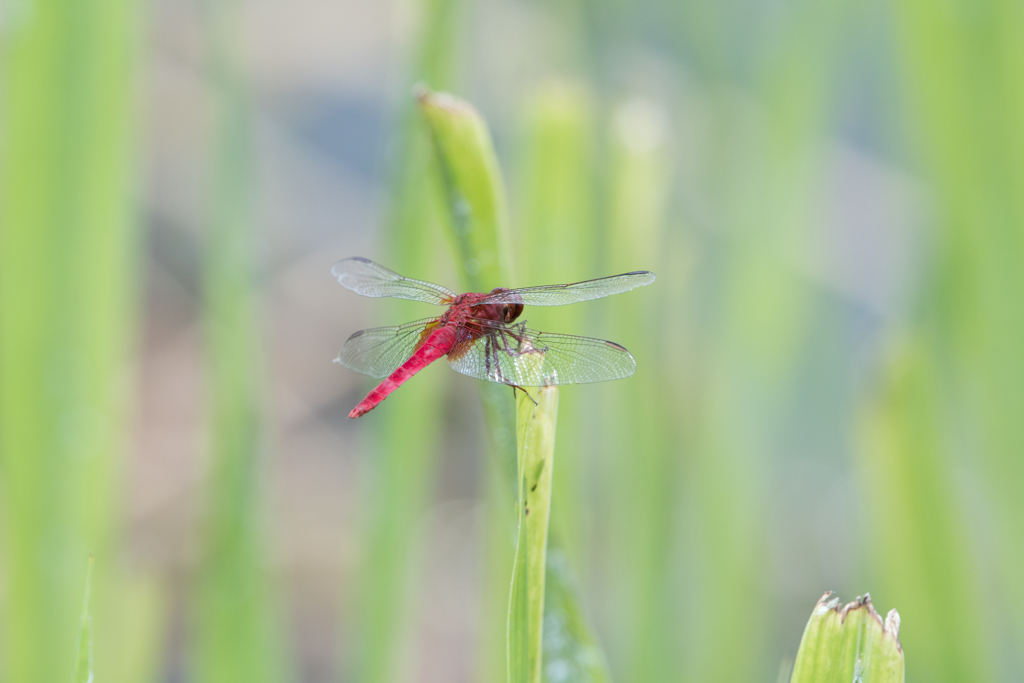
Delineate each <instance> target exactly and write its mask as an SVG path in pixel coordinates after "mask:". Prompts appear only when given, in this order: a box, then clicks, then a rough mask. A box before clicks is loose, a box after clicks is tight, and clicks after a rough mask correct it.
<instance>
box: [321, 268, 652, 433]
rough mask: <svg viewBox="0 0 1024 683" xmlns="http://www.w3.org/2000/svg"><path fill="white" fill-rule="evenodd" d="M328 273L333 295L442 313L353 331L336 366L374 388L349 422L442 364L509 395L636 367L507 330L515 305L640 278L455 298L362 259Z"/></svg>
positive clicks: (521, 329)
mask: <svg viewBox="0 0 1024 683" xmlns="http://www.w3.org/2000/svg"><path fill="white" fill-rule="evenodd" d="M331 273H332V274H333V275H334V276H335V277H336V278H338V282H340V283H341V286H342V287H345V288H346V289H351V290H352V291H353V292H355V293H356V294H362V295H363V296H372V297H382V296H391V297H397V298H399V299H410V300H412V301H423V302H425V303H428V304H435V305H438V306H447V307H448V310H447V311H445V312H444V314H443V315H441V316H440V317H436V318H424V319H423V320H417V321H415V322H411V323H406V324H405V325H399V326H397V327H375V328H373V329H369V330H360V331H359V332H356V333H355V334H353V335H352V336H351V337H349V338H348V340H347V341H346V342H345V346H344V347H342V349H341V352H340V353H339V354H338V357H337V359H335V362H336V363H340V364H342V365H344V366H345V367H346V368H349V369H351V370H355V371H356V372H361V373H363V374H364V375H370V376H371V377H383V378H386V379H384V381H383V382H381V383H380V385H378V386H377V388H376V389H374V390H373V391H371V392H370V393H369V394H368V395H367V396H366V398H364V399H363V400H362V402H360V403H359V405H357V406H356V407H355V408H353V409H352V412H350V413H349V414H348V416H349V417H353V418H354V417H359V416H360V415H365V414H366V413H368V412H369V411H371V410H373V409H374V408H375V407H377V404H378V403H380V402H381V401H383V400H384V399H385V398H387V396H388V394H390V393H391V392H392V391H394V390H395V389H397V388H398V387H400V386H402V384H403V383H405V382H406V381H408V380H409V378H410V377H412V376H413V375H415V374H416V373H417V372H419V371H420V370H422V369H423V368H425V367H427V366H428V365H430V364H431V363H433V362H434V361H435V360H437V359H438V358H440V357H441V356H445V355H447V356H448V365H450V366H451V367H452V369H454V370H456V371H458V372H461V373H462V374H464V375H469V376H470V377H476V378H477V379H485V380H487V381H489V382H498V383H501V384H508V385H511V386H513V387H516V388H518V389H522V388H523V387H542V386H550V385H554V384H585V383H588V382H603V381H606V380H611V379H621V378H623V377H629V376H630V375H632V374H633V373H634V372H636V361H635V360H633V356H632V355H630V353H629V351H627V350H626V349H625V348H623V347H621V346H619V345H618V344H616V343H614V342H610V341H604V340H601V339H591V338H590V337H575V336H573V335H570V334H550V333H548V332H537V331H535V330H531V329H529V328H527V327H526V323H525V322H518V323H517V322H516V319H517V318H519V316H520V315H521V314H522V312H523V306H562V305H564V304H574V303H576V302H577V301H589V300H591V299H600V298H602V297H606V296H610V295H612V294H619V293H621V292H628V291H629V290H631V289H634V288H636V287H641V286H643V285H649V284H651V283H652V282H654V277H655V276H654V273H651V272H649V271H646V270H641V271H635V272H632V273H624V274H623V275H614V276H612V277H603V278H598V279H597V280H586V281H584V282H577V283H575V284H571V285H545V286H542V287H524V288H522V289H505V288H502V287H498V288H497V289H493V290H491V291H490V292H488V293H486V294H476V293H467V294H458V295H456V294H455V292H453V291H451V290H450V289H447V288H445V287H442V286H440V285H435V284H431V283H429V282H422V281H420V280H412V279H410V278H407V277H402V276H401V275H399V274H398V273H395V272H393V271H390V270H388V269H387V268H385V267H384V266H381V265H378V264H376V263H374V262H373V261H371V260H369V259H365V258H359V257H354V258H347V259H342V260H341V261H338V262H337V263H335V264H334V266H333V267H332V268H331Z"/></svg>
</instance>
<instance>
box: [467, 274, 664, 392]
mask: <svg viewBox="0 0 1024 683" xmlns="http://www.w3.org/2000/svg"><path fill="white" fill-rule="evenodd" d="M655 279H656V277H655V275H654V273H652V272H650V271H647V270H638V271H635V272H632V273H623V274H622V275H612V276H611V277H602V278H598V279H596V280H585V281H583V282H575V283H572V284H568V285H542V286H540V287H522V288H520V289H510V290H508V291H506V292H499V293H497V294H492V295H491V296H488V297H486V298H485V299H483V300H481V301H480V303H481V304H525V305H527V306H565V305H567V304H575V303H578V302H580V301H591V300H593V299H602V298H604V297H606V296H612V295H613V294H622V293H623V292H628V291H630V290H631V289H636V288H637V287H643V286H644V285H649V284H651V283H652V282H654V280H655ZM523 386H525V385H523Z"/></svg>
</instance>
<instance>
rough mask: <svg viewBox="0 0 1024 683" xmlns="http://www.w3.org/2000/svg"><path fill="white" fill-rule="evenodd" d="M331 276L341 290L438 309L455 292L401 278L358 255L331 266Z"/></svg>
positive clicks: (447, 302)
mask: <svg viewBox="0 0 1024 683" xmlns="http://www.w3.org/2000/svg"><path fill="white" fill-rule="evenodd" d="M331 274H332V275H334V277H336V278H338V282H339V283H340V284H341V286H342V287H344V288H346V289H351V290H352V291H353V292H355V293H356V294H361V295H363V296H371V297H382V296H390V297H395V298H397V299H409V300H410V301H422V302H424V303H428V304H436V305H438V306H446V305H448V304H450V303H451V302H452V299H454V298H455V292H453V291H452V290H450V289H448V288H447V287H442V286H441V285H435V284H433V283H432V282H424V281H422V280H413V279H412V278H408V277H402V276H401V275H399V274H398V273H396V272H394V271H393V270H388V269H387V268H385V267H384V266H382V265H380V264H379V263H374V262H373V261H371V260H370V259H366V258H362V257H361V256H355V257H352V258H346V259H342V260H340V261H338V262H337V263H335V264H334V265H333V266H331Z"/></svg>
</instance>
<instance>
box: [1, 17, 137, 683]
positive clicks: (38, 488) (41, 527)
mask: <svg viewBox="0 0 1024 683" xmlns="http://www.w3.org/2000/svg"><path fill="white" fill-rule="evenodd" d="M141 9H142V6H141V4H139V3H136V2H133V1H131V0H115V1H114V2H108V3H100V4H95V3H88V4H75V3H70V4H69V3H59V2H50V1H40V2H33V3H8V6H7V7H5V11H4V13H3V32H4V34H3V39H2V41H0V51H2V58H0V68H2V70H3V71H2V75H0V88H2V94H0V103H2V107H3V112H2V115H0V136H2V145H0V151H2V159H0V164H2V168H0V487H2V490H0V501H2V505H3V510H2V513H0V520H2V524H3V530H2V543H3V546H2V552H0V556H2V562H3V571H2V572H0V576H2V581H3V589H2V591H0V595H2V600H3V605H2V609H0V614H2V616H0V619H2V629H3V633H2V643H3V652H2V655H0V676H2V678H3V680H7V681H19V682H25V683H35V682H37V681H38V682H49V681H64V680H68V678H69V674H70V673H71V672H72V671H73V669H74V647H75V644H76V642H77V639H76V637H75V634H76V632H77V628H78V619H77V616H78V614H79V610H80V607H81V599H82V580H83V576H84V572H83V569H84V567H85V563H86V558H87V556H88V553H89V551H93V552H94V553H95V554H96V557H97V558H98V559H97V570H96V572H95V574H94V576H93V580H92V596H93V600H92V604H93V605H95V613H96V615H97V622H96V631H95V640H96V657H97V662H98V663H99V667H100V670H101V671H105V672H108V673H109V672H116V671H119V670H121V665H120V662H119V660H121V659H122V658H123V657H124V656H125V653H123V651H122V649H121V643H122V640H121V636H123V635H125V633H124V632H122V631H120V628H121V627H122V625H123V624H122V622H121V620H120V619H117V618H114V616H115V615H118V616H120V615H121V614H123V612H122V610H121V606H122V605H123V603H124V602H126V601H129V600H130V599H131V596H129V595H126V594H125V593H126V592H125V591H123V590H121V587H122V586H123V585H124V584H123V582H122V581H121V579H122V578H123V577H121V576H120V573H119V570H120V569H121V564H120V556H119V554H118V543H117V541H118V535H117V529H118V524H117V519H118V513H120V512H121V510H120V509H119V503H120V501H122V500H123V497H122V496H121V491H120V487H119V485H120V482H121V476H120V473H121V471H122V454H123V451H124V446H125V444H124V443H123V435H124V434H125V433H126V430H125V425H126V422H127V420H126V418H127V415H126V412H127V409H128V405H129V403H128V400H127V399H128V395H129V391H130V383H131V380H132V374H131V371H132V368H133V365H132V361H133V358H134V354H133V342H134V336H135V330H136V324H135V323H136V319H137V315H136V314H137V296H138V292H139V287H138V284H137V272H138V259H139V249H138V242H139V231H138V221H137V218H136V210H137V207H136V201H137V199H136V198H137V189H138V188H137V186H136V182H137V174H136V172H135V166H136V161H137V160H136V159H135V158H134V149H135V147H134V145H135V143H136V135H137V130H138V101H137V95H138V81H137V79H136V75H137V74H136V69H137V68H138V65H139V64H140V63H141V61H140V58H139V51H140V50H139V48H140V46H141V35H142V16H141ZM128 611H129V612H131V610H130V609H129V610H128ZM126 630H127V628H126ZM109 675H110V678H111V679H116V674H114V673H109Z"/></svg>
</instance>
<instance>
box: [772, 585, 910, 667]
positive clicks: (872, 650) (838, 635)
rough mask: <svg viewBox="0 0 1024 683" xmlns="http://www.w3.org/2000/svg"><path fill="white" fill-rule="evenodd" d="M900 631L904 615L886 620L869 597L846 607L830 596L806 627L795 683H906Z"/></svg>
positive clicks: (798, 657)
mask: <svg viewBox="0 0 1024 683" xmlns="http://www.w3.org/2000/svg"><path fill="white" fill-rule="evenodd" d="M899 628H900V620H899V613H898V612H896V610H892V611H891V612H889V616H888V617H886V619H885V621H883V620H882V618H881V617H880V616H879V614H878V612H876V611H875V608H874V606H873V605H872V604H871V596H870V595H865V596H864V597H863V598H857V599H856V600H854V601H853V602H850V603H848V604H846V605H841V604H840V601H839V598H838V597H836V596H835V595H834V594H833V593H831V592H829V593H825V594H824V595H823V596H821V599H819V600H818V604H817V605H815V607H814V611H813V612H812V613H811V618H810V619H809V620H808V622H807V627H806V628H805V630H804V636H803V639H802V640H801V641H800V649H799V651H798V652H797V656H796V662H795V663H794V665H793V677H792V679H791V683H830V682H832V681H835V683H849V682H850V681H855V682H856V683H902V682H903V647H902V645H900V641H899Z"/></svg>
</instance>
